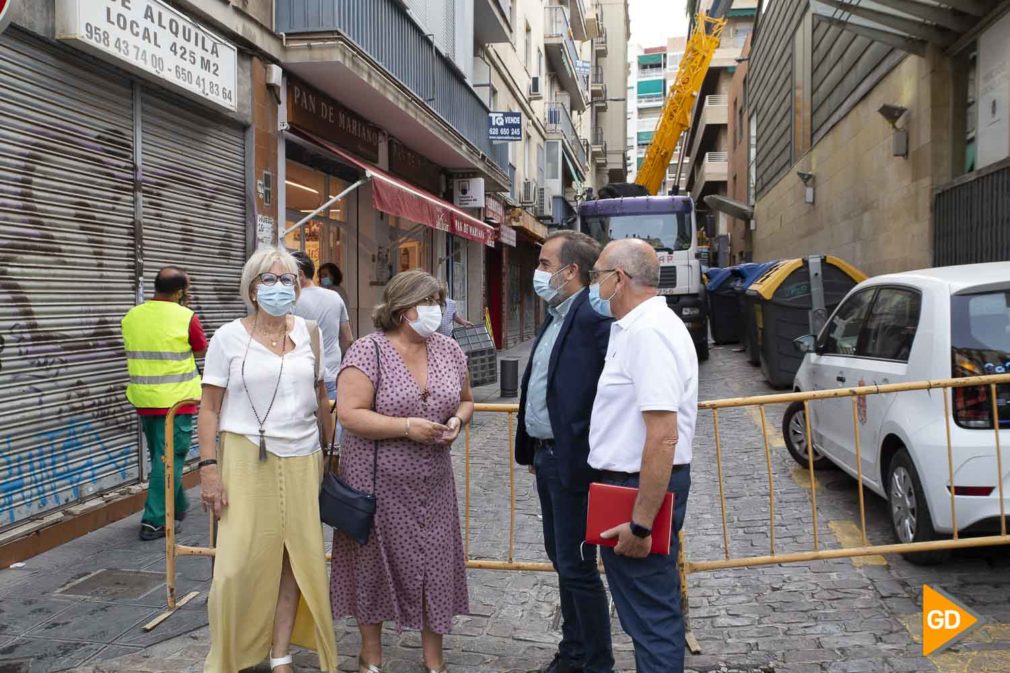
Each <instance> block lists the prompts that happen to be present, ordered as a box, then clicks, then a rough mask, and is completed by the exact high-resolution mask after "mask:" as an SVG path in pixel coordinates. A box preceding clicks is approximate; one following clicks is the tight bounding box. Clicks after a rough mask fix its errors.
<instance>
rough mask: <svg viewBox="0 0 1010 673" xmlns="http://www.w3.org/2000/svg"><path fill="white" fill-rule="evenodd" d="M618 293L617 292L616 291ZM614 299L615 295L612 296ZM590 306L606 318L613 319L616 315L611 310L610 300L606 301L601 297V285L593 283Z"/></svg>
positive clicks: (590, 291)
mask: <svg viewBox="0 0 1010 673" xmlns="http://www.w3.org/2000/svg"><path fill="white" fill-rule="evenodd" d="M614 293H615V294H616V293H617V290H614ZM610 297H611V299H613V297H614V295H610ZM589 305H590V306H592V307H593V310H594V311H596V312H597V313H599V314H600V315H602V316H603V317H605V318H613V317H614V314H613V312H612V311H611V310H610V299H604V298H602V297H601V296H600V284H599V283H593V284H592V285H590V286H589Z"/></svg>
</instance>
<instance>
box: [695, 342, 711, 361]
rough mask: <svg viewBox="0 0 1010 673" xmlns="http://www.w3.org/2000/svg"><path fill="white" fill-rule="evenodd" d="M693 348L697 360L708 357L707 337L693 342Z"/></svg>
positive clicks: (703, 359)
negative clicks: (696, 354)
mask: <svg viewBox="0 0 1010 673" xmlns="http://www.w3.org/2000/svg"><path fill="white" fill-rule="evenodd" d="M694 350H695V351H696V352H697V353H698V362H704V361H705V360H707V359H708V339H702V340H701V341H695V342H694Z"/></svg>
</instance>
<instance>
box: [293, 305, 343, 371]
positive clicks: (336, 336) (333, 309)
mask: <svg viewBox="0 0 1010 673" xmlns="http://www.w3.org/2000/svg"><path fill="white" fill-rule="evenodd" d="M294 313H295V315H297V316H301V317H302V318H305V319H306V320H315V321H316V322H317V323H319V329H321V330H322V331H323V362H325V363H326V372H325V379H326V380H327V381H336V380H337V374H338V373H340V358H341V357H342V354H341V352H340V326H341V325H342V324H344V323H346V322H350V318H349V317H348V315H347V306H346V305H345V304H344V300H343V299H342V298H341V297H340V294H339V293H337V292H334V291H333V290H327V289H324V288H321V287H316V286H313V287H306V288H302V292H301V295H300V296H299V297H298V303H297V304H295V310H294Z"/></svg>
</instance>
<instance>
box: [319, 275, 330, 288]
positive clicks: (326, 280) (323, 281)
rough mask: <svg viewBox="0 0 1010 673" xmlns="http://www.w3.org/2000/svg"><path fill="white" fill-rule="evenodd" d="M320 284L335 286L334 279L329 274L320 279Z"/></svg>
mask: <svg viewBox="0 0 1010 673" xmlns="http://www.w3.org/2000/svg"><path fill="white" fill-rule="evenodd" d="M319 284H320V285H322V286H323V287H333V279H332V278H330V277H329V276H323V277H322V278H320V279H319Z"/></svg>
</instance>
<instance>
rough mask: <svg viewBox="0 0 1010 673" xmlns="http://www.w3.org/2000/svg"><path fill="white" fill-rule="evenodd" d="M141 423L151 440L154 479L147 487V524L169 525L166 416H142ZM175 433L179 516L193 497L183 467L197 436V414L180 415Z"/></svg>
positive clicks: (144, 521)
mask: <svg viewBox="0 0 1010 673" xmlns="http://www.w3.org/2000/svg"><path fill="white" fill-rule="evenodd" d="M140 425H141V427H142V428H143V430H144V437H145V438H146V439H147V451H148V454H149V455H150V456H151V480H150V483H149V484H148V487H147V503H146V504H145V505H144V516H143V518H142V519H141V521H142V522H143V523H149V524H151V525H152V526H164V525H165V464H164V462H163V461H162V459H161V457H162V456H163V455H164V453H165V417H164V416H141V417H140ZM173 425H174V428H173V433H172V434H174V435H175V447H174V453H175V461H174V462H175V518H176V519H178V518H179V517H180V516H183V515H185V512H186V510H187V509H188V508H189V500H188V499H187V498H186V492H185V491H184V490H183V488H182V468H183V465H184V464H185V462H186V454H187V453H189V447H190V445H191V443H192V438H193V416H191V415H189V414H185V415H181V416H176V417H175V421H174V423H173Z"/></svg>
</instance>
